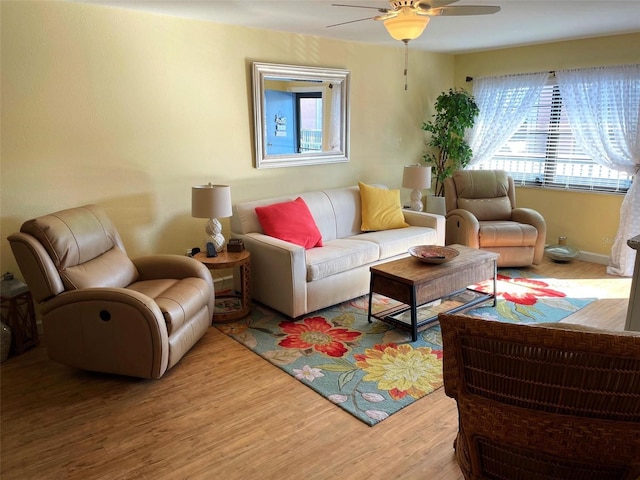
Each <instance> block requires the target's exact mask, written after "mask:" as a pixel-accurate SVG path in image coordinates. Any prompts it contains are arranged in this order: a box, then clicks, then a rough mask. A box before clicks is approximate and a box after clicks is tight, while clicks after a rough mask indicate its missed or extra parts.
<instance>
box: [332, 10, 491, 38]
mask: <svg viewBox="0 0 640 480" xmlns="http://www.w3.org/2000/svg"><path fill="white" fill-rule="evenodd" d="M457 1H458V0H390V1H389V8H380V7H369V6H364V5H347V4H339V3H333V4H332V6H334V7H352V8H369V9H374V10H377V11H378V13H379V15H376V16H374V17H366V18H360V19H358V20H351V21H348V22H342V23H336V24H333V25H328V26H327V28H331V27H337V26H340V25H346V24H348V23H355V22H361V21H363V20H371V19H373V20H377V21H381V22H382V23H383V24H384V26H385V28H386V29H387V32H389V35H391V36H392V37H393V38H394V39H396V40H400V41H402V42H404V43H405V44H406V43H408V42H409V41H410V40H415V39H416V38H418V37H419V36H420V35H422V32H423V31H424V29H425V27H426V26H427V24H428V23H429V20H430V17H439V16H457V15H490V14H492V13H496V12H499V11H500V7H496V6H488V5H468V6H463V5H454V6H450V5H451V4H452V3H456V2H457Z"/></svg>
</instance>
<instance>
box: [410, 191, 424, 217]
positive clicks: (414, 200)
mask: <svg viewBox="0 0 640 480" xmlns="http://www.w3.org/2000/svg"><path fill="white" fill-rule="evenodd" d="M409 208H411V210H415V211H416V212H421V211H422V192H421V191H420V190H413V191H412V192H411V203H410V205H409Z"/></svg>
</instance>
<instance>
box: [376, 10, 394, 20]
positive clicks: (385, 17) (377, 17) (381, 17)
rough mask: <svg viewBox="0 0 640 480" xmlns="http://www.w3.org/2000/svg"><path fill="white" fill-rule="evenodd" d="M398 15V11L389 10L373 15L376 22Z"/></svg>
mask: <svg viewBox="0 0 640 480" xmlns="http://www.w3.org/2000/svg"><path fill="white" fill-rule="evenodd" d="M397 16H398V12H394V11H390V12H387V13H383V14H382V15H376V16H375V17H373V19H374V20H376V21H378V22H384V21H385V20H389V19H390V18H394V17H397Z"/></svg>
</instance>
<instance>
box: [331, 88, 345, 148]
mask: <svg viewBox="0 0 640 480" xmlns="http://www.w3.org/2000/svg"><path fill="white" fill-rule="evenodd" d="M341 112H342V89H341V88H339V87H338V88H336V87H335V86H334V87H333V88H331V114H330V117H329V122H330V123H329V150H330V151H332V152H335V151H338V150H340V145H342V117H341Z"/></svg>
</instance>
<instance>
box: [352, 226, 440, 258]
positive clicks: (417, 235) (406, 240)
mask: <svg viewBox="0 0 640 480" xmlns="http://www.w3.org/2000/svg"><path fill="white" fill-rule="evenodd" d="M351 238H358V239H360V240H367V241H369V242H373V243H375V244H376V245H378V249H379V251H380V256H379V260H384V259H386V258H391V257H394V256H396V255H402V254H405V253H407V250H409V248H410V247H415V246H416V245H435V244H436V243H437V242H438V234H437V232H436V231H435V230H434V229H432V228H425V227H414V226H410V227H408V228H403V229H395V230H384V231H380V232H367V233H361V234H360V235H357V236H356V237H351Z"/></svg>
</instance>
